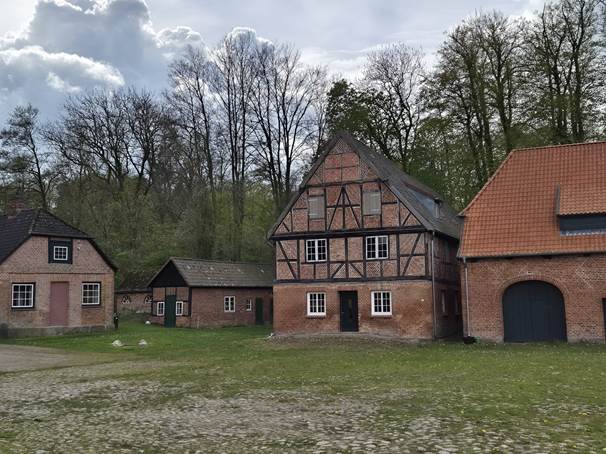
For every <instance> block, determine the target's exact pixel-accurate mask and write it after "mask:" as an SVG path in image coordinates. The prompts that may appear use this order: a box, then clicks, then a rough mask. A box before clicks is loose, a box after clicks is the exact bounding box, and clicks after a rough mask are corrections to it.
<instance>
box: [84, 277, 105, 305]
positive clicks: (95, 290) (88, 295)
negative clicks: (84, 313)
mask: <svg viewBox="0 0 606 454" xmlns="http://www.w3.org/2000/svg"><path fill="white" fill-rule="evenodd" d="M100 304H101V284H99V283H98V282H83V283H82V305H83V306H98V305H100Z"/></svg>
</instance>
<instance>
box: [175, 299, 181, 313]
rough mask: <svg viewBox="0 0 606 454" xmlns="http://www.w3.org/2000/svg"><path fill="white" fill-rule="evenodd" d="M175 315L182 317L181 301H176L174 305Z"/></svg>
mask: <svg viewBox="0 0 606 454" xmlns="http://www.w3.org/2000/svg"><path fill="white" fill-rule="evenodd" d="M175 314H176V315H183V301H177V302H176V304H175Z"/></svg>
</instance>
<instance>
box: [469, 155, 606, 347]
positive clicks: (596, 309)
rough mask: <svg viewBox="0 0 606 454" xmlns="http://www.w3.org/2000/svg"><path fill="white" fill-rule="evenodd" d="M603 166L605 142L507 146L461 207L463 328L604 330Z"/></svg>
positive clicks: (523, 334) (531, 337)
mask: <svg viewBox="0 0 606 454" xmlns="http://www.w3.org/2000/svg"><path fill="white" fill-rule="evenodd" d="M604 169H606V144H605V143H588V144H575V145H563V146H553V147H542V148H534V149H524V150H517V151H513V152H512V153H510V155H509V157H508V158H507V159H506V160H505V162H503V164H502V165H501V166H500V168H499V169H498V170H497V171H496V173H495V174H494V176H493V177H492V178H491V179H490V180H489V181H488V183H487V184H486V185H485V186H484V188H483V189H482V190H481V191H480V192H479V193H478V195H477V196H476V197H475V198H474V199H473V200H472V202H471V203H470V204H469V206H468V207H467V208H466V209H465V210H464V211H463V212H462V215H463V216H464V219H465V222H464V230H463V236H462V240H461V246H460V251H459V257H460V258H461V260H462V261H463V265H462V272H461V277H462V287H463V290H464V295H463V306H464V308H463V309H464V311H463V312H464V323H465V333H466V334H468V335H471V336H476V337H480V338H482V339H487V340H491V341H549V340H568V341H584V340H586V341H603V340H604V336H605V330H604V314H605V311H606V306H605V305H604V304H605V303H604V298H606V178H604ZM466 289H467V291H466V292H465V290H466Z"/></svg>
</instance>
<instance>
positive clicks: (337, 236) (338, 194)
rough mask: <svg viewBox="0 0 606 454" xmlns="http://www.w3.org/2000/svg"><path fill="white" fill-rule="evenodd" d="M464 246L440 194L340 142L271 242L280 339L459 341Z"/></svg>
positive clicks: (318, 165) (357, 145)
mask: <svg viewBox="0 0 606 454" xmlns="http://www.w3.org/2000/svg"><path fill="white" fill-rule="evenodd" d="M458 238H459V219H458V218H457V215H456V212H455V211H454V210H453V209H451V208H450V207H449V206H448V205H447V204H446V203H445V202H444V201H443V200H442V198H441V197H440V195H439V194H437V193H436V192H435V191H433V190H432V189H430V188H429V187H427V186H426V185H424V184H422V183H420V182H419V181H417V180H415V179H414V178H412V177H410V176H409V175H407V174H406V173H404V172H402V171H401V170H400V168H399V167H398V166H397V165H396V164H395V163H393V162H391V161H390V160H389V159H387V158H385V157H384V156H383V155H381V154H379V153H377V152H375V151H373V150H371V149H370V148H368V147H367V146H366V145H364V144H363V143H361V142H359V141H357V140H356V139H354V138H353V137H352V136H351V135H349V134H347V133H339V134H337V135H336V136H335V137H334V138H333V139H332V140H331V141H330V142H329V143H328V144H327V146H326V147H325V150H324V152H323V153H322V154H321V155H320V156H319V158H318V159H317V161H316V162H315V163H314V165H313V166H312V168H311V169H310V171H309V172H308V174H307V175H306V177H305V178H304V180H303V182H302V184H301V186H300V188H299V191H298V193H297V194H296V195H295V196H294V197H293V198H292V200H291V201H290V203H289V204H288V205H287V207H286V208H285V209H284V211H283V213H282V214H281V215H280V217H279V218H278V221H277V222H276V223H275V225H274V226H273V227H272V229H271V230H270V232H269V239H270V240H272V241H273V242H274V243H275V248H276V280H275V281H274V331H275V332H276V334H289V333H333V332H340V331H360V332H365V333H373V334H381V335H383V334H384V335H391V336H398V337H404V338H414V339H432V338H439V337H444V336H449V335H454V334H457V333H458V332H459V330H460V326H461V315H460V304H459V293H460V292H459V283H458V270H457V263H456V251H457V245H458Z"/></svg>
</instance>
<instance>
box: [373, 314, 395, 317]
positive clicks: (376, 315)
mask: <svg viewBox="0 0 606 454" xmlns="http://www.w3.org/2000/svg"><path fill="white" fill-rule="evenodd" d="M370 317H371V318H391V317H393V315H392V314H372V315H371V316H370Z"/></svg>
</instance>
